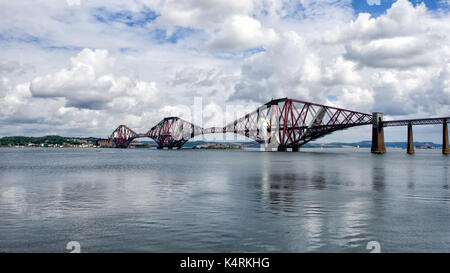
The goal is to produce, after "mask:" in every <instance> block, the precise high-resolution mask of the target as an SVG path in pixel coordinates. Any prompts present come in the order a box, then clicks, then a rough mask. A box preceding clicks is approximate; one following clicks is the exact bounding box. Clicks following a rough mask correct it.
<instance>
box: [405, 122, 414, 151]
mask: <svg viewBox="0 0 450 273" xmlns="http://www.w3.org/2000/svg"><path fill="white" fill-rule="evenodd" d="M406 152H407V153H408V154H410V155H411V154H414V141H413V132H412V124H411V123H408V144H407V145H406Z"/></svg>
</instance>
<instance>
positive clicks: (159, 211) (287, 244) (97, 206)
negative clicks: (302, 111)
mask: <svg viewBox="0 0 450 273" xmlns="http://www.w3.org/2000/svg"><path fill="white" fill-rule="evenodd" d="M449 165H450V156H444V155H442V154H440V151H439V150H418V151H416V154H415V155H412V156H411V155H407V154H406V153H405V151H404V150H395V149H390V150H388V153H387V154H385V155H382V156H379V155H378V156H377V155H373V154H371V153H369V152H368V150H366V149H324V150H319V149H304V150H302V151H301V152H299V153H289V152H287V153H270V152H255V151H205V150H179V151H169V150H162V151H161V150H150V149H128V150H122V149H102V150H101V152H96V150H94V149H53V148H42V149H41V148H29V149H27V148H24V149H8V148H3V149H0V252H68V250H66V244H67V242H69V241H78V242H79V243H80V244H81V251H82V252H368V250H366V245H367V243H368V242H369V241H372V240H375V241H378V242H379V243H380V244H381V251H382V252H400V251H401V252H404V251H406V252H424V251H425V252H436V251H444V252H450V188H449V184H450V179H449V176H450V168H449Z"/></svg>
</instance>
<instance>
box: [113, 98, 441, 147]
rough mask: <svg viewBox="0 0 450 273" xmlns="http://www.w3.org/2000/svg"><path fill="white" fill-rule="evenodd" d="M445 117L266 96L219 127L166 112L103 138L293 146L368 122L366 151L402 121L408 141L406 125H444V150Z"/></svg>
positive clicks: (122, 143)
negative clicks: (386, 114)
mask: <svg viewBox="0 0 450 273" xmlns="http://www.w3.org/2000/svg"><path fill="white" fill-rule="evenodd" d="M449 121H450V117H447V118H434V119H423V120H405V121H383V120H382V113H373V114H366V113H361V112H356V111H351V110H346V109H342V108H337V107H332V106H326V105H321V104H317V103H311V102H306V101H301V100H295V99H289V98H282V99H276V100H271V101H270V102H268V103H266V104H264V105H262V106H260V107H259V108H258V109H256V110H255V111H253V112H251V113H249V114H246V115H245V116H243V117H241V118H239V119H237V120H235V121H234V122H233V123H230V124H228V125H226V126H225V127H210V128H202V127H200V126H197V125H194V124H192V123H190V122H189V121H186V120H183V119H181V118H179V117H166V118H164V119H163V120H162V121H160V122H159V123H158V124H156V125H155V126H153V127H152V128H151V129H150V130H149V131H148V132H146V133H136V132H134V131H133V130H131V129H130V128H128V127H127V126H126V125H120V126H119V127H117V129H116V130H114V132H113V133H112V134H111V136H110V137H109V139H110V140H111V141H113V142H114V143H115V145H116V147H119V148H127V147H128V146H129V145H130V143H131V142H132V141H133V140H134V139H136V138H141V137H148V138H152V139H153V140H154V141H155V142H156V143H157V144H158V148H169V149H172V148H177V149H180V148H181V147H182V146H183V144H184V143H186V142H187V141H188V140H189V139H191V138H194V137H196V136H198V135H204V134H214V133H234V134H240V135H244V136H245V137H247V138H250V139H252V140H254V141H256V142H258V143H260V144H261V147H263V148H264V149H265V150H266V151H274V150H277V151H286V150H287V149H291V150H292V151H298V150H299V147H301V146H302V145H304V144H306V143H308V142H310V141H312V140H315V139H317V138H320V137H323V136H325V135H327V134H330V133H332V132H334V131H338V130H344V129H348V128H350V127H355V126H361V125H370V124H372V152H373V153H384V152H385V150H386V149H385V148H384V135H383V127H388V126H401V125H407V126H408V132H409V131H411V145H412V128H411V126H412V125H424V124H444V140H445V138H446V139H447V142H445V141H443V144H444V145H443V152H444V153H446V154H448V153H450V151H448V133H447V134H445V133H446V132H447V123H448V122H449ZM410 129H411V130H410ZM408 140H409V137H408ZM446 143H447V144H446ZM445 145H447V146H446V148H445ZM412 147H413V146H412ZM408 151H409V150H408Z"/></svg>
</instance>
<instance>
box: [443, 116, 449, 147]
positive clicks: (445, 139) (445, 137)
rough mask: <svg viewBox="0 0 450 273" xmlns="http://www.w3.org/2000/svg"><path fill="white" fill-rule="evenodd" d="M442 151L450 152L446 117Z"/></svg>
mask: <svg viewBox="0 0 450 273" xmlns="http://www.w3.org/2000/svg"><path fill="white" fill-rule="evenodd" d="M442 128H443V130H442V153H443V154H444V155H448V154H450V148H449V146H448V128H447V120H446V119H444V124H443V126H442Z"/></svg>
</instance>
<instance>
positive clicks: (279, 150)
mask: <svg viewBox="0 0 450 273" xmlns="http://www.w3.org/2000/svg"><path fill="white" fill-rule="evenodd" d="M277 150H278V152H286V147H283V146H278V149H277Z"/></svg>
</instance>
